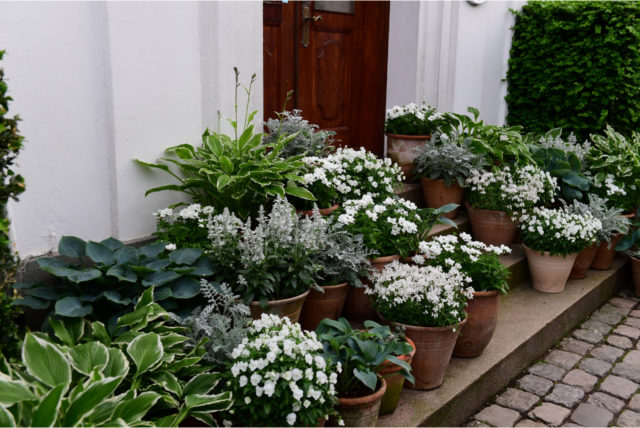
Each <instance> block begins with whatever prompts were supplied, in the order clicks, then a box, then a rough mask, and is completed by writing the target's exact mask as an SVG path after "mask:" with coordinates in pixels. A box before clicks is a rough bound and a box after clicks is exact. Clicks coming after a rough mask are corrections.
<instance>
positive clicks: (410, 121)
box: [384, 103, 449, 135]
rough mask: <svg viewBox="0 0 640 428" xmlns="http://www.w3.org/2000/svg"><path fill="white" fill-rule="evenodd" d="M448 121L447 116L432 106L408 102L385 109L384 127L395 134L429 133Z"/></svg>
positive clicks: (386, 130)
mask: <svg viewBox="0 0 640 428" xmlns="http://www.w3.org/2000/svg"><path fill="white" fill-rule="evenodd" d="M448 121H449V116H448V115H446V114H445V115H443V114H442V113H439V112H438V111H437V110H436V109H435V108H434V107H431V106H428V105H426V104H424V103H423V104H421V105H417V104H414V103H410V104H407V105H404V106H393V107H392V108H390V109H389V110H387V119H386V121H385V123H384V129H385V132H387V133H389V134H396V135H431V133H433V132H434V131H435V130H436V129H438V127H439V126H442V125H444V124H446V123H448Z"/></svg>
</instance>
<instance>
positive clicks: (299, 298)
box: [249, 289, 311, 306]
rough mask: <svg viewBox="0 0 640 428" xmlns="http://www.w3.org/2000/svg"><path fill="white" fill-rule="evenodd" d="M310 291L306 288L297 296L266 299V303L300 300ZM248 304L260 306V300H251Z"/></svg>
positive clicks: (284, 302)
mask: <svg viewBox="0 0 640 428" xmlns="http://www.w3.org/2000/svg"><path fill="white" fill-rule="evenodd" d="M310 292H311V289H308V290H307V291H305V292H304V293H302V294H298V295H297V296H293V297H287V298H286V299H276V300H269V301H267V304H268V305H269V306H271V305H273V304H286V303H291V302H294V301H296V300H301V299H303V298H305V297H307V295H308V294H309V293H310ZM249 306H260V302H259V301H258V300H253V301H251V302H250V303H249Z"/></svg>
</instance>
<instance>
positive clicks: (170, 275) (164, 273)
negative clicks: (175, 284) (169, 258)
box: [142, 270, 180, 287]
mask: <svg viewBox="0 0 640 428" xmlns="http://www.w3.org/2000/svg"><path fill="white" fill-rule="evenodd" d="M179 277H180V275H178V274H177V273H175V272H174V271H171V270H161V271H158V272H154V273H152V274H151V275H148V276H147V277H145V279H144V280H143V281H142V285H144V286H145V287H151V286H152V285H153V286H156V287H158V286H160V285H164V284H166V283H168V282H171V281H173V280H174V279H176V278H179Z"/></svg>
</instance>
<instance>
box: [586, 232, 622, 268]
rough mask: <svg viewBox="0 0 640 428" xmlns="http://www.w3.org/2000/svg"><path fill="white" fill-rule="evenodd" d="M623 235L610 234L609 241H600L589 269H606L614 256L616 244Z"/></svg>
mask: <svg viewBox="0 0 640 428" xmlns="http://www.w3.org/2000/svg"><path fill="white" fill-rule="evenodd" d="M623 237H624V233H616V234H614V235H612V236H611V243H608V242H607V241H604V242H601V243H600V245H599V246H598V251H596V256H595V258H594V259H593V263H591V269H597V270H607V269H609V268H610V267H611V263H613V259H615V258H616V245H618V242H620V240H621V239H622V238H623Z"/></svg>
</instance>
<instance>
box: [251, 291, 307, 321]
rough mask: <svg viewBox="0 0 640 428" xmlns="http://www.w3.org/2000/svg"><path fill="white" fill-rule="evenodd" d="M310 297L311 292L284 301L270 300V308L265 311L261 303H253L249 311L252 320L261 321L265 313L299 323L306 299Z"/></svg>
mask: <svg viewBox="0 0 640 428" xmlns="http://www.w3.org/2000/svg"><path fill="white" fill-rule="evenodd" d="M308 295H309V290H307V291H305V292H304V293H302V294H300V295H298V296H295V297H290V298H288V299H282V300H269V302H268V303H267V304H268V307H267V309H266V310H263V309H262V307H261V306H260V302H257V301H253V302H251V303H249V310H250V311H251V318H253V319H254V320H257V319H260V317H261V316H262V314H263V313H267V314H274V315H278V316H279V317H280V318H284V317H289V319H290V320H291V322H292V323H295V322H298V319H300V311H301V310H302V305H303V304H304V301H305V299H306V298H307V296H308Z"/></svg>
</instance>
